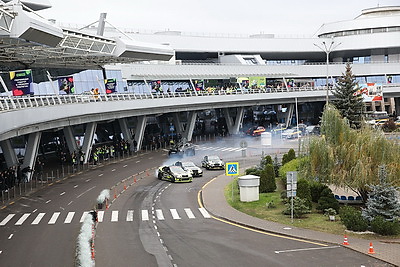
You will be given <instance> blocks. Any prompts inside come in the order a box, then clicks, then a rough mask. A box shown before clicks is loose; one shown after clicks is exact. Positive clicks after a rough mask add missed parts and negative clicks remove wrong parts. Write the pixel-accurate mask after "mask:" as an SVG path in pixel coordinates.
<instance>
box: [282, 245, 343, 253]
mask: <svg viewBox="0 0 400 267" xmlns="http://www.w3.org/2000/svg"><path fill="white" fill-rule="evenodd" d="M330 248H340V246H331V247H318V248H299V249H288V250H275V253H276V254H279V253H285V252H297V251H307V250H319V249H330Z"/></svg>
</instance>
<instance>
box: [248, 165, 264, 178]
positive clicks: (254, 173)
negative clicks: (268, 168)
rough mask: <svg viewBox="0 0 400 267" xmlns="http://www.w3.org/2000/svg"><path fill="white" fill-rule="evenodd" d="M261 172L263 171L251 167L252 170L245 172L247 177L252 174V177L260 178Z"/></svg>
mask: <svg viewBox="0 0 400 267" xmlns="http://www.w3.org/2000/svg"><path fill="white" fill-rule="evenodd" d="M261 171H262V170H261V169H260V168H258V167H251V168H248V169H246V171H245V172H246V175H249V174H252V175H257V176H260V174H261Z"/></svg>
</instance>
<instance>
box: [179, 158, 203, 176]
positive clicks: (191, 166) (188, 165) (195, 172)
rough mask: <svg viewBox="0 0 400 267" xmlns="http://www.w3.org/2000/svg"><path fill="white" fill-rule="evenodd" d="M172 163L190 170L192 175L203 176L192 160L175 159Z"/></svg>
mask: <svg viewBox="0 0 400 267" xmlns="http://www.w3.org/2000/svg"><path fill="white" fill-rule="evenodd" d="M174 165H175V166H179V167H181V168H182V169H184V170H188V171H190V172H191V174H192V176H193V177H199V176H203V170H202V169H201V168H200V167H198V166H196V164H194V163H193V162H192V161H177V162H175V164H174Z"/></svg>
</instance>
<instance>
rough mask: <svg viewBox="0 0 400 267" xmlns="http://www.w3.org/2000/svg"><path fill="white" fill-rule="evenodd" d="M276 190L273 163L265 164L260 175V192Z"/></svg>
mask: <svg viewBox="0 0 400 267" xmlns="http://www.w3.org/2000/svg"><path fill="white" fill-rule="evenodd" d="M275 190H276V182H275V171H274V166H273V165H272V164H267V165H265V167H264V169H263V170H262V172H261V175H260V193H271V192H274V191H275Z"/></svg>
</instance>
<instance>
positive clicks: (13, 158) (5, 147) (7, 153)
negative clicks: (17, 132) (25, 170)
mask: <svg viewBox="0 0 400 267" xmlns="http://www.w3.org/2000/svg"><path fill="white" fill-rule="evenodd" d="M0 146H1V150H2V151H3V155H4V158H5V160H6V164H7V167H11V166H16V165H18V158H17V154H16V153H15V150H14V148H13V146H12V144H11V140H10V139H7V140H3V141H1V142H0Z"/></svg>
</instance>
